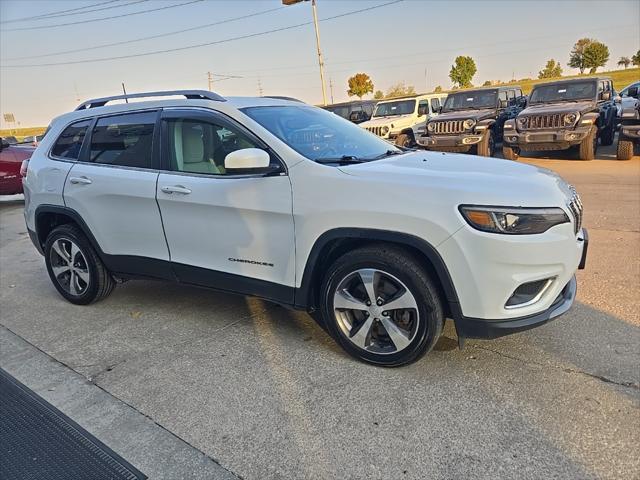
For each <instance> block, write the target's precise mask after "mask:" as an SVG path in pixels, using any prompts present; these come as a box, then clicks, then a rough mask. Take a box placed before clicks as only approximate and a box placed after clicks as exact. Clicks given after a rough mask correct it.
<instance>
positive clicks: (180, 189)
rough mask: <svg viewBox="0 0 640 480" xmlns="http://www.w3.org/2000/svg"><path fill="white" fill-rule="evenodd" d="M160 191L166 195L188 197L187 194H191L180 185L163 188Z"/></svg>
mask: <svg viewBox="0 0 640 480" xmlns="http://www.w3.org/2000/svg"><path fill="white" fill-rule="evenodd" d="M160 190H162V191H163V192H164V193H168V194H172V193H181V194H182V195H188V194H190V193H191V190H189V189H188V188H186V187H183V186H182V185H171V186H164V187H162V188H161V189H160Z"/></svg>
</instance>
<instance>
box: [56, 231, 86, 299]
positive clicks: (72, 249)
mask: <svg viewBox="0 0 640 480" xmlns="http://www.w3.org/2000/svg"><path fill="white" fill-rule="evenodd" d="M49 260H50V262H51V271H52V272H53V276H54V277H55V279H56V281H57V282H58V284H59V285H60V286H61V287H62V288H63V289H64V291H65V292H67V293H68V294H70V295H74V296H80V295H82V294H83V293H84V292H86V291H87V288H88V287H89V282H90V278H91V277H90V275H89V266H88V263H87V259H86V258H85V256H84V253H82V250H80V247H78V245H76V244H75V243H74V242H73V241H72V240H70V239H68V238H59V239H57V240H56V241H55V242H53V244H52V246H51V250H50V252H49Z"/></svg>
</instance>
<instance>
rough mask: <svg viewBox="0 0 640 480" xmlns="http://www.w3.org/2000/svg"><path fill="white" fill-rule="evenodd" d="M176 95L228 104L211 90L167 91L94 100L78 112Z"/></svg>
mask: <svg viewBox="0 0 640 480" xmlns="http://www.w3.org/2000/svg"><path fill="white" fill-rule="evenodd" d="M174 95H184V96H185V97H186V98H188V99H190V100H214V101H216V102H226V99H225V98H224V97H222V96H220V95H218V94H217V93H215V92H210V91H209V90H167V91H160V92H145V93H128V94H126V95H114V96H112V97H102V98H92V99H91V100H87V101H86V102H83V103H81V104H80V105H78V107H77V108H76V110H83V109H87V108H95V107H104V106H105V105H106V104H107V103H108V102H111V101H113V100H128V99H130V98H145V97H169V96H174Z"/></svg>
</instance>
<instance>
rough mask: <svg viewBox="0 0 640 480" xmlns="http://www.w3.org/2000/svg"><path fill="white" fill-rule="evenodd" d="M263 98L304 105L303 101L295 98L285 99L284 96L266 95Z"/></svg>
mask: <svg viewBox="0 0 640 480" xmlns="http://www.w3.org/2000/svg"><path fill="white" fill-rule="evenodd" d="M262 98H273V99H275V100H290V101H292V102H300V103H304V102H303V101H302V100H298V99H297V98H293V97H285V96H284V95H264V96H263V97H262Z"/></svg>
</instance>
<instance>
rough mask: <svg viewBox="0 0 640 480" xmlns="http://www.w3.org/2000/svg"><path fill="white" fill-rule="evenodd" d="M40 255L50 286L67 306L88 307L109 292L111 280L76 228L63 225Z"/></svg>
mask: <svg viewBox="0 0 640 480" xmlns="http://www.w3.org/2000/svg"><path fill="white" fill-rule="evenodd" d="M44 253H45V263H46V265H47V271H48V272H49V277H50V278H51V282H52V283H53V285H54V287H56V289H57V290H58V292H59V293H60V295H62V296H63V297H64V298H65V299H67V300H68V301H70V302H71V303H75V304H78V305H88V304H89V303H93V302H96V301H98V300H101V299H102V298H104V297H106V296H107V295H109V294H110V293H111V292H112V291H113V288H114V287H115V282H114V280H113V278H112V277H111V275H110V274H109V272H108V271H107V269H106V268H105V266H104V265H103V263H102V261H101V260H100V258H99V257H98V255H97V254H96V252H95V250H94V249H93V247H92V246H91V244H90V243H89V241H88V240H87V238H86V237H85V236H84V234H83V233H82V231H81V230H80V229H79V228H77V227H76V226H74V225H69V224H66V225H60V226H59V227H56V228H55V229H53V231H52V232H51V233H50V234H49V236H48V237H47V241H46V243H45V246H44Z"/></svg>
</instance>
